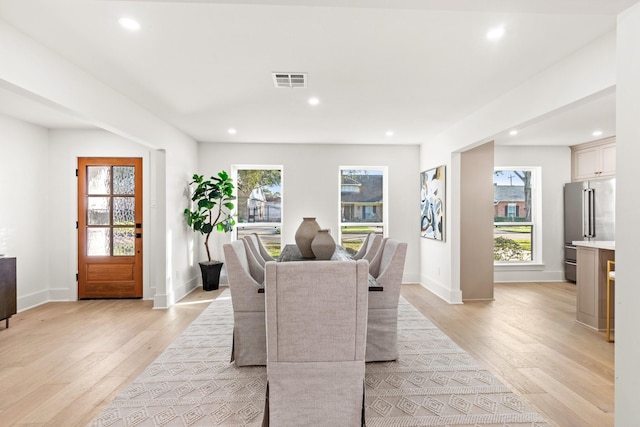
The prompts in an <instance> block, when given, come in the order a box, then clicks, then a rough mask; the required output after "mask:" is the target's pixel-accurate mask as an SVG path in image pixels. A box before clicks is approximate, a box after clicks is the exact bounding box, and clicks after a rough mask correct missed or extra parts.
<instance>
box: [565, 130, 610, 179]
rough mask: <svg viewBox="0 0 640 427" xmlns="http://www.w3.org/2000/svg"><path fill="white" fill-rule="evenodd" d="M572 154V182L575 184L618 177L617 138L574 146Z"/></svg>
mask: <svg viewBox="0 0 640 427" xmlns="http://www.w3.org/2000/svg"><path fill="white" fill-rule="evenodd" d="M571 154H572V157H571V180H572V181H574V182H575V181H586V180H589V179H598V178H611V177H614V176H615V175H616V139H615V137H611V138H605V139H602V140H600V141H594V142H589V143H586V144H580V145H574V146H572V147H571Z"/></svg>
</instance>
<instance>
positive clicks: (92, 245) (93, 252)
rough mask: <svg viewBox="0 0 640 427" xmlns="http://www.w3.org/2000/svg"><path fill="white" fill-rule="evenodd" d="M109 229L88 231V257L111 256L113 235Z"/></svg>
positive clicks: (90, 229)
mask: <svg viewBox="0 0 640 427" xmlns="http://www.w3.org/2000/svg"><path fill="white" fill-rule="evenodd" d="M109 230H110V229H109V228H89V229H87V255H88V256H109V255H111V233H110V232H109Z"/></svg>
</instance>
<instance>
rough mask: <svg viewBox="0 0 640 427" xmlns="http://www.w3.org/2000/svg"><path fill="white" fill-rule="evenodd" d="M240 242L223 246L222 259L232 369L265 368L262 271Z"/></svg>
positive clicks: (265, 344)
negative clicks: (229, 309)
mask: <svg viewBox="0 0 640 427" xmlns="http://www.w3.org/2000/svg"><path fill="white" fill-rule="evenodd" d="M246 245H247V243H246V242H245V241H244V240H236V241H234V242H231V243H225V244H224V245H223V249H224V259H225V265H226V268H227V277H228V279H229V291H230V292H231V304H232V305H233V346H232V349H231V361H232V362H233V361H235V365H236V366H238V367H240V366H249V365H265V364H266V363H267V343H266V329H265V317H264V313H265V311H264V293H259V292H258V291H259V289H261V288H263V285H262V283H263V281H264V270H263V269H262V267H261V266H260V264H259V263H258V261H257V260H256V259H255V257H254V256H253V254H252V253H251V252H250V250H249V249H248V248H247V246H246Z"/></svg>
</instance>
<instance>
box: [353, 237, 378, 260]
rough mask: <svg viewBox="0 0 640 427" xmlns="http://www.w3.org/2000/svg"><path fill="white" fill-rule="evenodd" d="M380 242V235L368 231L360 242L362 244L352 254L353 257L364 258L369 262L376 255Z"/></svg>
mask: <svg viewBox="0 0 640 427" xmlns="http://www.w3.org/2000/svg"><path fill="white" fill-rule="evenodd" d="M381 244H382V236H380V235H379V234H376V233H369V234H367V237H366V238H365V239H364V242H362V246H360V249H358V252H356V254H355V255H354V256H353V259H366V260H367V261H369V262H371V260H372V259H373V257H374V256H375V255H376V253H377V252H378V250H379V249H380V245H381Z"/></svg>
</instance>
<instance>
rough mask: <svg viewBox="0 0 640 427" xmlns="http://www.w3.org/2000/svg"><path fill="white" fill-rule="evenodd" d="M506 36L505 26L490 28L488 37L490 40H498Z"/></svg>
mask: <svg viewBox="0 0 640 427" xmlns="http://www.w3.org/2000/svg"><path fill="white" fill-rule="evenodd" d="M502 36H504V27H496V28H492V29H490V30H489V32H488V33H487V38H488V39H489V40H498V39H501V38H502Z"/></svg>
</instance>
